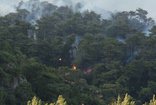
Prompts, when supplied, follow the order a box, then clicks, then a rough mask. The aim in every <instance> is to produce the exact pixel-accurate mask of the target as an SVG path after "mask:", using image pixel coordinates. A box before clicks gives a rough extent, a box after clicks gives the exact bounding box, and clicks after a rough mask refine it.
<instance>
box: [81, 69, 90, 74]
mask: <svg viewBox="0 0 156 105" xmlns="http://www.w3.org/2000/svg"><path fill="white" fill-rule="evenodd" d="M91 71H92V69H89V70H87V71H83V74H87V73H89V72H91Z"/></svg>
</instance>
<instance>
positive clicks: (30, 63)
mask: <svg viewBox="0 0 156 105" xmlns="http://www.w3.org/2000/svg"><path fill="white" fill-rule="evenodd" d="M37 1H38V0H30V1H29V2H27V4H26V3H25V2H22V1H21V2H20V3H19V4H18V6H17V7H16V9H17V12H12V13H9V14H7V15H5V16H0V104H1V105H29V104H27V103H28V102H30V100H32V99H33V97H34V96H36V97H37V98H38V99H41V100H42V101H41V103H42V104H45V103H54V102H56V101H57V99H58V97H59V96H61V97H63V98H64V99H65V101H66V103H65V104H60V105H108V104H109V105H115V104H111V103H113V102H116V101H117V98H118V97H119V96H120V97H121V98H122V99H123V98H124V97H126V96H125V95H126V93H128V96H127V97H129V98H130V101H135V105H142V104H145V103H146V102H147V103H149V102H150V100H151V99H152V98H153V95H154V94H156V74H155V73H156V26H155V22H154V19H152V18H150V17H148V16H147V15H148V12H147V11H146V10H143V9H141V8H138V9H136V10H135V11H121V12H116V13H112V14H111V18H110V19H103V18H102V17H101V15H100V14H97V13H95V12H94V11H89V10H86V11H83V12H80V11H79V10H80V9H81V4H80V3H78V4H77V5H76V6H75V10H74V11H73V9H72V8H71V7H68V6H60V7H58V6H56V5H53V4H51V3H48V2H39V3H36V2H37ZM24 6H29V7H31V6H33V8H29V9H23V8H22V7H24ZM51 105H53V104H51ZM118 105H119V104H118ZM122 105H123V104H122ZM126 105H130V104H126ZM131 105H132V104H131Z"/></svg>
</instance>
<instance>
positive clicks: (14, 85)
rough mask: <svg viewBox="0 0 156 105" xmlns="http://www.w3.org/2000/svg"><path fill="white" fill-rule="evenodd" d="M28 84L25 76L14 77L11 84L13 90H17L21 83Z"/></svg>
mask: <svg viewBox="0 0 156 105" xmlns="http://www.w3.org/2000/svg"><path fill="white" fill-rule="evenodd" d="M23 82H27V80H26V78H25V77H24V76H23V75H19V76H18V77H14V78H13V81H12V82H11V88H12V89H13V90H14V89H16V88H17V87H18V86H19V85H20V84H21V83H23Z"/></svg>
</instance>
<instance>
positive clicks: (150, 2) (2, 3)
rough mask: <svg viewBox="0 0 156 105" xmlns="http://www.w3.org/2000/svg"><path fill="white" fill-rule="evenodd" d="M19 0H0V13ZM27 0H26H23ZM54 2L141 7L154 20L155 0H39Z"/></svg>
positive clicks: (121, 8)
mask: <svg viewBox="0 0 156 105" xmlns="http://www.w3.org/2000/svg"><path fill="white" fill-rule="evenodd" d="M20 1H21V0H0V15H6V14H7V13H9V12H14V11H15V6H16V5H18V3H19V2H20ZM23 1H28V0H23ZM40 1H48V2H50V3H54V2H55V3H56V4H57V5H58V6H61V5H65V4H66V3H67V2H69V1H72V3H73V4H75V3H76V2H80V3H83V4H84V9H89V10H94V9H95V8H102V9H104V10H106V11H111V12H114V11H130V10H133V11H134V10H136V9H137V8H142V9H144V10H146V11H148V13H149V14H148V16H149V17H152V18H153V19H154V20H156V12H155V11H156V0H40Z"/></svg>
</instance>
